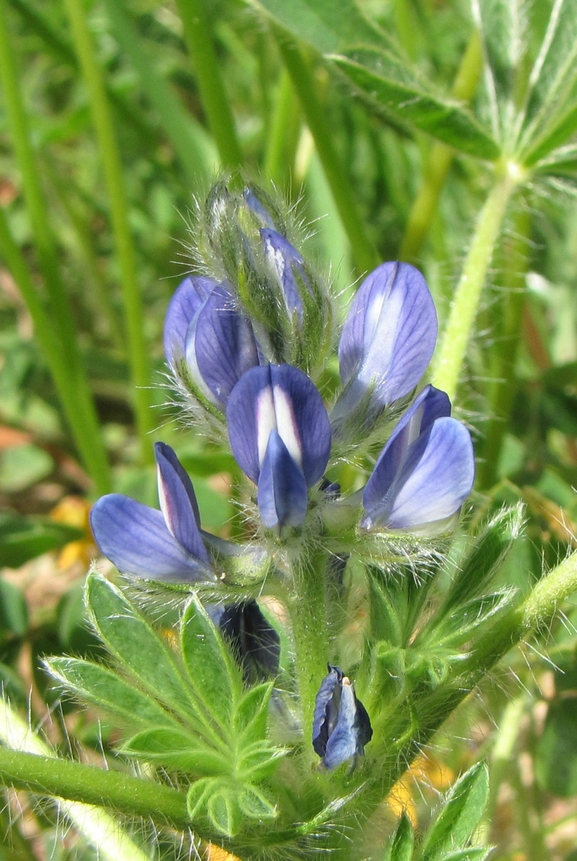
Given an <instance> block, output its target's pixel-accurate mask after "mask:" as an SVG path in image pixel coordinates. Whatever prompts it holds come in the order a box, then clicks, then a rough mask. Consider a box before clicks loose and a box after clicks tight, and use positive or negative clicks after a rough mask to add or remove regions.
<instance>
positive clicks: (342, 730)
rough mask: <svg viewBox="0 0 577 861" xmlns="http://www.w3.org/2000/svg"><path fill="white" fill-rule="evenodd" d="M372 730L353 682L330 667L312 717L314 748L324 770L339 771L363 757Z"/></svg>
mask: <svg viewBox="0 0 577 861" xmlns="http://www.w3.org/2000/svg"><path fill="white" fill-rule="evenodd" d="M372 736H373V730H372V727H371V721H370V719H369V716H368V714H367V710H366V709H365V707H364V706H363V704H362V703H361V702H360V700H358V699H357V697H356V695H355V690H354V688H353V685H352V682H351V681H350V679H349V678H347V676H345V675H344V674H343V672H342V670H340V669H339V668H338V667H332V666H331V665H330V664H329V665H328V674H327V675H326V676H325V677H324V679H323V680H322V682H321V686H320V688H319V692H318V694H317V698H316V702H315V712H314V718H313V747H314V749H315V753H317V754H318V755H319V756H320V757H321V759H322V764H323V765H324V766H325V768H336V767H337V766H338V765H342V764H343V763H344V762H347V760H349V759H352V758H353V757H357V756H363V755H364V752H365V745H366V744H368V742H369V741H370V740H371V738H372Z"/></svg>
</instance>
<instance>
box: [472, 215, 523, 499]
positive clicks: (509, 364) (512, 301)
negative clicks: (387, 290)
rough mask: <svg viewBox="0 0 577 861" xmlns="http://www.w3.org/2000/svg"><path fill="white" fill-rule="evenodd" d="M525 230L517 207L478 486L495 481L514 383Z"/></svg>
mask: <svg viewBox="0 0 577 861" xmlns="http://www.w3.org/2000/svg"><path fill="white" fill-rule="evenodd" d="M529 232H530V215H529V211H528V209H519V210H518V211H517V212H515V214H514V216H513V225H512V231H511V235H510V236H509V237H507V239H506V242H505V247H504V253H503V278H502V283H501V284H500V286H501V287H502V288H503V290H504V296H503V300H502V302H500V303H499V305H498V306H497V311H498V316H499V321H498V322H499V323H501V325H495V338H496V343H494V344H493V345H492V348H491V364H490V370H489V376H490V382H489V385H488V388H487V403H488V410H487V411H488V414H489V416H490V420H489V422H488V425H487V431H486V434H485V438H484V440H483V446H482V458H481V463H480V464H479V471H478V476H477V482H478V487H479V488H490V487H492V486H493V484H494V483H495V481H496V480H497V469H498V466H499V458H500V454H501V448H502V445H503V439H504V436H505V433H506V431H507V427H508V418H509V415H510V413H511V408H512V405H513V400H514V394H515V388H516V385H517V381H516V379H515V361H516V358H517V351H518V347H519V344H520V342H521V336H522V331H523V327H522V318H523V309H524V307H525V297H526V292H525V281H526V277H527V268H528V265H529V254H528V243H529Z"/></svg>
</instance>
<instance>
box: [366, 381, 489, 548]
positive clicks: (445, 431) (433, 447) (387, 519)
mask: <svg viewBox="0 0 577 861" xmlns="http://www.w3.org/2000/svg"><path fill="white" fill-rule="evenodd" d="M450 414H451V403H450V401H449V398H448V397H447V395H446V394H445V393H444V392H441V391H440V390H439V389H435V388H434V387H433V386H427V387H426V388H425V389H423V391H422V392H421V393H420V394H419V396H418V397H417V398H416V399H415V401H414V402H413V404H412V405H411V406H410V407H409V409H408V410H407V411H406V412H405V414H404V415H403V416H402V417H401V419H400V421H399V423H398V424H397V426H396V428H395V430H394V431H393V433H392V435H391V437H390V439H389V440H388V442H387V444H386V445H385V447H384V449H383V451H382V452H381V454H380V456H379V459H378V460H377V462H376V464H375V468H374V470H373V472H372V475H371V477H370V478H369V481H368V482H367V485H366V487H365V490H364V494H363V507H364V511H365V513H364V517H363V518H362V520H361V526H362V527H364V528H365V529H379V528H385V529H408V530H414V529H419V530H420V529H423V528H426V529H427V530H428V531H431V530H433V531H439V530H441V529H443V528H444V527H445V526H446V525H447V521H448V520H449V519H450V518H451V517H452V516H453V515H454V514H455V513H456V512H457V511H458V510H459V508H460V507H461V505H462V504H463V502H464V501H465V499H466V498H467V496H468V495H469V493H470V492H471V488H472V487H473V481H474V479H475V457H474V453H473V444H472V441H471V435H470V433H469V431H468V430H467V428H466V427H465V426H464V425H463V424H461V422H459V421H457V420H456V419H453V418H450Z"/></svg>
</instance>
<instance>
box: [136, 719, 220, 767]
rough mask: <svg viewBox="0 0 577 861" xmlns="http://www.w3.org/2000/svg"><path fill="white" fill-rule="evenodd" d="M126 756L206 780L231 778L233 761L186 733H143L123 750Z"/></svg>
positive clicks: (172, 729) (170, 730)
mask: <svg viewBox="0 0 577 861" xmlns="http://www.w3.org/2000/svg"><path fill="white" fill-rule="evenodd" d="M120 752H121V753H123V754H124V755H125V756H130V757H135V758H136V759H138V760H140V759H142V760H145V761H146V762H152V763H155V764H156V765H162V766H164V767H165V768H170V769H175V770H176V771H184V772H191V773H193V774H196V775H200V776H202V777H210V776H217V775H228V774H230V771H231V765H232V763H231V759H230V757H229V756H226V755H225V754H224V753H219V752H218V751H216V750H214V748H211V747H210V746H209V745H207V744H205V743H203V740H202V738H201V737H199V736H193V735H192V734H191V733H187V732H185V731H184V730H178V729H174V728H166V727H160V728H158V729H148V730H143V731H142V732H139V733H138V734H137V735H135V736H133V737H132V738H131V739H129V740H128V741H127V742H126V743H125V744H123V745H122V747H121V748H120Z"/></svg>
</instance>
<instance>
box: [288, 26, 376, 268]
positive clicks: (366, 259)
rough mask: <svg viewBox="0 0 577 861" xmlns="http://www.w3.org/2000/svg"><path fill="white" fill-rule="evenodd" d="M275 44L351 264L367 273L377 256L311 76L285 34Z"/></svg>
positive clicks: (374, 263)
mask: <svg viewBox="0 0 577 861" xmlns="http://www.w3.org/2000/svg"><path fill="white" fill-rule="evenodd" d="M278 44H279V49H280V52H281V55H282V58H283V62H284V64H285V67H286V69H287V71H288V73H289V75H290V77H291V80H292V83H293V87H294V88H295V91H296V93H297V95H298V97H299V100H300V103H301V107H302V110H303V113H304V115H305V118H306V121H307V125H308V127H309V129H310V131H311V134H312V136H313V138H314V141H315V146H316V148H317V152H318V154H319V158H320V160H321V164H322V166H323V170H324V172H325V174H326V177H327V180H328V183H329V185H330V187H331V192H332V194H333V197H334V199H335V203H336V206H337V209H338V211H339V215H340V217H341V221H342V223H343V227H344V228H345V231H346V234H347V236H348V237H349V241H350V243H351V248H352V253H353V258H354V261H355V264H356V266H357V268H358V269H359V271H360V272H368V271H369V270H371V269H374V268H375V266H378V264H379V263H380V259H379V255H378V254H377V251H376V249H375V247H374V246H373V244H372V242H371V241H370V240H369V238H368V236H367V233H366V230H365V228H364V225H363V222H362V219H361V217H360V213H359V209H358V206H357V198H356V195H355V193H354V191H353V187H352V184H351V181H350V179H349V177H348V172H347V170H346V167H345V165H344V164H343V163H342V159H341V158H340V156H339V154H338V152H337V150H336V148H335V145H334V143H333V141H334V133H333V130H332V129H331V127H330V124H329V120H328V117H327V114H326V110H325V106H324V105H323V104H322V103H321V101H320V100H319V98H318V96H317V87H316V82H315V79H314V76H313V74H312V73H311V70H310V68H309V65H308V63H307V62H306V60H305V58H304V57H303V54H302V53H301V50H300V48H299V47H297V46H296V45H295V44H294V42H290V41H288V38H287V36H286V34H284V33H282V32H280V33H278Z"/></svg>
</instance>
